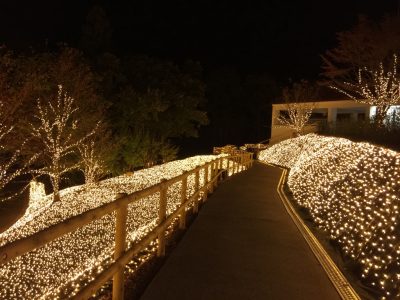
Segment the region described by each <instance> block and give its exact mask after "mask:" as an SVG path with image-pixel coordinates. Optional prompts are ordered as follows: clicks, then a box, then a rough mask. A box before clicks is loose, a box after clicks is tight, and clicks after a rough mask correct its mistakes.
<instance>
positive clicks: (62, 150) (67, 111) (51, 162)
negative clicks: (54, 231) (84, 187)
mask: <svg viewBox="0 0 400 300" xmlns="http://www.w3.org/2000/svg"><path fill="white" fill-rule="evenodd" d="M54 102H55V103H52V102H51V101H49V102H48V103H47V104H46V105H42V102H41V101H40V99H39V100H38V103H37V115H35V117H36V119H37V120H38V121H39V122H38V124H36V125H32V126H31V133H32V135H33V136H34V137H35V138H37V139H38V140H40V141H41V142H42V143H43V155H44V156H45V159H47V160H48V162H47V164H46V166H45V167H44V168H42V169H39V170H35V172H36V173H38V174H45V175H49V176H50V179H51V183H52V185H53V190H54V193H53V194H54V200H55V201H58V200H60V199H59V186H60V180H61V177H62V175H63V174H65V173H67V172H69V171H71V170H72V169H75V168H77V165H66V164H65V163H64V162H63V160H64V159H65V158H66V157H68V156H69V155H70V154H72V153H73V152H74V149H75V148H76V147H77V146H78V145H80V144H81V143H82V142H83V141H84V140H85V139H87V138H88V137H89V136H91V135H92V134H93V133H94V130H93V131H91V132H89V133H87V134H86V135H83V136H82V137H80V138H78V137H77V130H78V128H77V127H78V122H77V120H76V119H74V113H76V112H77V111H78V108H77V107H76V106H75V105H74V99H73V98H72V97H69V96H68V95H67V93H65V92H63V88H62V86H61V85H59V86H58V94H57V99H55V101H54ZM97 126H98V124H97V125H95V128H97Z"/></svg>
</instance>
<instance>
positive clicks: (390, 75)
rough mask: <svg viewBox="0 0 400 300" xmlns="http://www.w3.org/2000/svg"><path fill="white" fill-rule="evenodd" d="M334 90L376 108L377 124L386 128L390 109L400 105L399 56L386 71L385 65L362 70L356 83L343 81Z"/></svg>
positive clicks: (395, 57) (381, 64) (333, 86)
mask: <svg viewBox="0 0 400 300" xmlns="http://www.w3.org/2000/svg"><path fill="white" fill-rule="evenodd" d="M331 87H332V88H334V89H336V90H337V91H339V92H341V93H343V94H345V95H346V96H348V97H350V98H351V99H353V100H355V101H357V102H360V103H366V104H369V105H371V106H376V115H375V119H374V121H375V123H376V125H377V126H378V127H383V126H384V121H385V119H386V117H387V112H388V109H389V108H390V106H391V105H395V104H399V103H400V78H399V76H398V74H397V56H396V55H394V56H393V65H392V67H391V68H390V70H385V68H384V66H383V63H380V65H379V67H378V68H375V69H373V68H368V67H364V68H360V69H359V70H358V76H357V81H356V82H350V81H343V82H341V84H340V85H332V86H331Z"/></svg>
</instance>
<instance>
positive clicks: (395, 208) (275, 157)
mask: <svg viewBox="0 0 400 300" xmlns="http://www.w3.org/2000/svg"><path fill="white" fill-rule="evenodd" d="M259 158H260V160H263V161H265V162H268V163H273V164H277V165H281V166H285V167H288V168H290V172H289V178H288V185H289V188H290V189H291V191H292V192H293V196H294V199H295V201H297V202H298V203H299V204H300V205H301V206H303V207H306V208H308V210H309V212H310V214H311V215H312V218H313V220H314V221H315V223H316V224H317V225H318V226H319V227H320V228H322V229H323V230H325V231H326V232H327V233H328V234H329V235H330V237H331V238H332V239H334V240H336V241H337V242H338V243H339V245H340V247H341V248H342V249H343V251H344V252H345V253H346V254H347V255H348V256H349V257H350V258H351V259H353V260H355V261H356V262H357V263H358V264H359V265H360V266H361V269H362V271H361V274H360V277H361V278H362V281H363V282H364V284H367V285H370V286H371V287H373V288H374V289H375V290H376V291H377V293H378V294H379V295H380V297H387V298H397V297H400V294H399V287H400V243H399V242H400V227H399V221H400V215H399V211H400V208H399V206H400V154H399V153H397V152H395V151H391V150H388V149H385V148H381V147H377V146H374V145H371V144H368V143H355V142H351V141H349V140H346V139H343V138H333V137H323V136H318V135H315V134H310V135H306V136H301V137H298V138H293V139H289V140H285V141H283V142H281V143H279V144H276V145H273V146H272V147H270V148H269V149H267V150H265V151H263V152H261V153H260V156H259Z"/></svg>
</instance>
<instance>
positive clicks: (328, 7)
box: [0, 0, 398, 80]
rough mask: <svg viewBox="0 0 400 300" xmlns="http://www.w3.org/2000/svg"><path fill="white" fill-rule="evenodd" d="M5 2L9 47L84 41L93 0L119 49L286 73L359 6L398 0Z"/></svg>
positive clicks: (0, 29) (0, 33) (294, 72)
mask: <svg viewBox="0 0 400 300" xmlns="http://www.w3.org/2000/svg"><path fill="white" fill-rule="evenodd" d="M233 2H234V1H217V0H214V1H205V0H204V1H196V2H195V1H188V0H182V1H173V0H171V1H155V0H147V1H120V2H118V1H109V2H107V1H84V0H69V1H64V0H58V1H40V0H37V1H19V0H14V1H6V0H4V1H1V2H0V42H1V43H4V44H6V45H8V46H9V47H10V48H15V49H26V48H27V47H28V46H30V45H33V46H35V47H38V45H43V44H44V43H45V41H46V40H47V41H48V42H49V44H50V45H54V44H55V43H56V42H58V41H64V42H67V43H68V44H70V45H71V46H75V45H77V42H78V41H79V37H80V32H81V28H82V24H83V23H84V20H85V16H86V14H87V12H88V9H89V8H90V7H91V6H92V5H93V4H100V5H102V6H103V7H104V8H105V9H106V11H107V13H108V15H109V18H110V22H111V24H112V28H113V32H114V35H113V40H114V46H115V49H116V51H119V52H139V53H145V54H150V55H155V56H159V57H164V58H168V59H173V60H176V61H179V60H184V59H187V58H192V59H194V60H199V61H200V62H201V63H202V64H203V66H204V67H205V68H206V69H207V68H213V67H216V66H217V67H218V66H224V65H228V66H234V67H237V68H239V69H240V70H242V72H265V73H269V74H271V76H272V77H274V78H277V79H281V80H286V79H287V78H289V77H292V78H294V79H299V78H313V77H316V76H317V75H318V73H319V71H320V64H321V61H320V57H319V55H320V54H322V53H323V52H324V51H325V50H326V49H329V48H332V47H333V46H334V45H335V32H338V31H341V30H345V29H347V28H349V27H350V26H351V25H352V24H354V23H355V21H356V19H357V14H358V13H364V14H367V15H370V16H371V17H373V18H379V17H381V16H382V15H384V14H385V13H388V12H390V13H397V6H398V0H374V1H372V0H370V1H368V0H357V1H352V0H347V1H341V0H337V1H315V0H310V1H300V0H297V1H294V0H293V1H283V0H264V1H260V2H258V1H257V2H255V1H240V3H239V4H234V3H233Z"/></svg>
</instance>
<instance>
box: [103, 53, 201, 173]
mask: <svg viewBox="0 0 400 300" xmlns="http://www.w3.org/2000/svg"><path fill="white" fill-rule="evenodd" d="M108 57H110V56H108ZM110 61H111V62H114V63H119V62H118V60H110ZM114 66H115V67H116V68H114V71H113V74H119V75H118V76H113V78H119V79H118V80H117V81H111V82H113V83H114V86H113V85H110V87H111V88H112V89H113V90H114V91H115V90H118V94H117V96H116V98H115V100H114V101H113V103H112V106H111V109H110V110H109V120H110V124H112V127H113V128H112V129H113V134H115V135H116V136H118V139H120V140H121V141H122V142H121V144H120V145H119V146H120V148H118V149H116V152H120V153H121V154H122V155H121V156H120V155H117V157H118V159H116V160H115V163H116V164H115V165H117V166H118V168H117V170H115V169H114V171H115V172H121V171H124V170H132V169H133V168H136V167H141V166H147V165H152V164H154V163H156V162H158V161H160V160H159V158H160V157H161V156H162V152H165V149H168V145H169V141H170V139H171V138H176V137H181V136H186V137H192V136H197V132H198V128H199V126H201V125H205V124H207V116H206V113H205V112H204V111H201V110H200V106H201V105H202V103H203V102H204V100H205V99H204V86H203V84H202V82H201V80H200V75H201V69H199V66H198V65H197V64H195V63H192V62H188V63H186V64H185V65H184V66H182V67H178V66H177V65H175V64H173V63H170V62H164V61H160V60H157V59H153V58H149V57H146V56H132V57H127V58H125V59H124V63H123V64H119V65H114ZM106 78H110V77H106ZM111 93H112V92H110V94H111ZM173 152H176V151H173Z"/></svg>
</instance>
